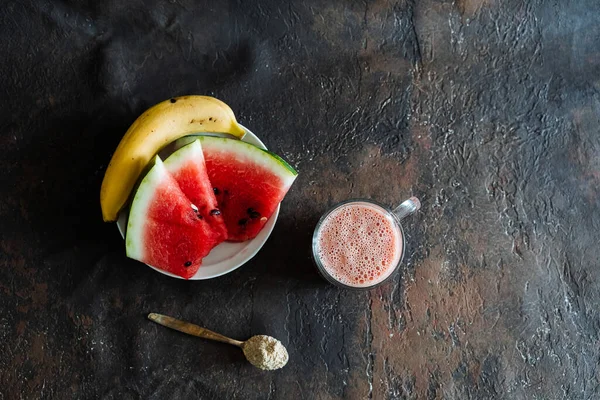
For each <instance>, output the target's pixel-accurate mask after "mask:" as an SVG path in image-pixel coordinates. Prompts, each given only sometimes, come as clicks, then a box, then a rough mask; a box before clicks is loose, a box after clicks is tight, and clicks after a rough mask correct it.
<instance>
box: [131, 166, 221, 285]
mask: <svg viewBox="0 0 600 400" xmlns="http://www.w3.org/2000/svg"><path fill="white" fill-rule="evenodd" d="M213 199H214V197H213ZM195 208H198V209H200V207H199V206H196V205H194V204H193V203H192V202H191V201H190V199H189V198H188V197H187V196H186V195H185V194H184V192H183V191H182V189H181V188H180V186H179V184H178V183H177V181H176V180H175V179H174V178H173V177H172V176H171V175H170V174H169V173H168V172H167V170H166V169H165V166H164V165H163V163H162V161H161V160H160V158H158V157H156V162H155V165H154V166H153V167H152V169H151V170H150V172H148V174H147V175H146V177H144V179H143V180H142V182H141V184H140V186H139V187H138V189H137V191H136V194H135V197H134V199H133V202H132V205H131V209H130V212H129V220H128V222H127V233H126V251H127V256H128V257H131V258H133V259H136V260H138V261H141V262H144V263H146V264H149V265H151V266H153V267H155V268H159V269H162V270H164V271H167V272H169V273H172V274H175V275H178V276H180V277H182V278H185V279H189V278H190V277H192V276H193V275H194V274H195V273H196V272H197V271H198V269H199V267H200V264H201V263H202V259H203V258H204V257H205V256H206V255H207V254H208V253H209V252H210V250H211V249H212V248H213V247H215V246H216V245H217V244H219V243H220V242H222V241H223V240H224V234H223V231H222V230H220V231H218V230H217V231H215V229H214V228H213V227H214V226H215V224H211V222H210V220H209V221H207V220H206V219H204V218H198V214H197V212H196V209H195Z"/></svg>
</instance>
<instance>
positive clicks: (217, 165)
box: [199, 136, 297, 242]
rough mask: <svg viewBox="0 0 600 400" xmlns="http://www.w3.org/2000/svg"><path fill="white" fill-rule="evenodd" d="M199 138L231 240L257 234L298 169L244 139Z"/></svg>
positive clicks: (273, 210) (292, 180)
mask: <svg viewBox="0 0 600 400" xmlns="http://www.w3.org/2000/svg"><path fill="white" fill-rule="evenodd" d="M199 139H200V142H201V144H202V150H203V152H204V159H205V162H206V170H207V172H208V177H209V179H210V183H211V184H212V187H213V191H214V193H215V195H216V198H217V202H218V204H219V209H220V210H221V212H222V213H223V217H224V219H225V225H226V226H227V240H229V241H235V242H239V241H244V240H249V239H252V238H254V237H256V235H258V233H259V232H260V231H261V229H262V228H263V226H264V225H265V224H266V222H267V221H268V219H269V218H270V217H271V215H273V213H274V212H275V210H276V209H277V206H278V205H279V203H280V202H281V201H282V200H283V198H284V196H285V195H286V193H287V191H288V189H289V188H290V186H291V185H292V183H293V182H294V180H295V179H296V176H297V173H296V171H295V170H294V169H293V168H292V167H290V166H289V165H288V164H287V163H286V162H285V161H283V160H282V159H281V158H279V157H278V156H276V155H274V154H272V153H269V152H267V151H265V150H262V149H259V148H258V147H256V146H253V145H251V144H248V143H245V142H242V141H240V140H234V139H225V138H218V137H211V136H201V137H200V138H199Z"/></svg>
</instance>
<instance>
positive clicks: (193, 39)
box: [0, 0, 600, 399]
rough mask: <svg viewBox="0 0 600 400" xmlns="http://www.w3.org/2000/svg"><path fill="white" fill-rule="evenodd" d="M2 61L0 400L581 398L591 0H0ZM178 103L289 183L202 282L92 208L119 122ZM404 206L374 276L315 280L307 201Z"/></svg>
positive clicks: (589, 217)
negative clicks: (165, 324)
mask: <svg viewBox="0 0 600 400" xmlns="http://www.w3.org/2000/svg"><path fill="white" fill-rule="evenodd" d="M0 54H1V55H2V58H1V61H0V148H1V150H2V156H1V157H0V171H2V172H1V173H0V184H1V188H2V195H1V196H0V399H19V398H23V399H34V398H41V399H68V398H77V399H95V398H106V399H113V398H114V399H138V398H143V399H167V398H172V399H186V398H202V399H341V398H347V399H370V398H372V399H597V398H599V397H600V387H599V374H600V370H599V368H598V364H599V359H600V347H599V346H600V312H599V307H598V305H599V303H600V294H599V289H600V282H599V279H600V261H599V259H600V249H599V242H600V233H599V229H600V215H599V211H600V201H599V197H598V196H599V194H600V128H599V127H600V3H598V2H597V1H595V0H560V1H542V0H530V1H527V0H502V1H501V0H455V1H449V0H447V1H443V0H438V1H435V0H424V1H409V0H399V1H386V0H381V1H366V2H362V1H346V0H327V1H320V0H307V1H297V2H284V1H279V0H266V1H262V2H257V1H241V0H238V1H234V0H231V1H228V2H227V1H215V2H201V1H191V0H170V1H159V0H144V1H143V0H131V1H122V0H107V1H96V0H88V1H84V0H82V1H67V0H62V1H61V0H55V1H48V0H39V1H30V0H23V1H15V0H4V1H3V2H2V4H1V7H0ZM190 93H201V94H211V95H215V96H217V97H219V98H221V99H223V100H224V101H226V102H227V103H228V104H230V105H231V106H232V108H233V109H234V110H235V112H236V114H237V116H238V117H239V120H240V121H241V122H242V123H243V124H245V125H246V126H248V127H249V128H250V129H252V130H253V131H254V132H256V133H258V134H259V135H260V136H261V138H262V139H263V140H264V141H265V142H266V144H267V145H268V146H269V147H270V148H271V149H273V150H274V151H276V152H278V153H280V154H281V155H283V156H284V157H286V158H287V159H288V160H289V161H290V162H291V163H292V164H293V165H294V166H296V167H297V169H298V170H299V171H300V176H299V178H298V180H297V183H296V184H295V186H294V187H293V189H292V190H291V192H290V193H289V195H288V197H287V198H286V199H285V201H284V203H283V206H282V213H281V216H280V220H279V221H278V223H277V226H276V229H275V231H274V233H273V235H272V237H271V239H270V240H269V242H268V243H267V245H266V246H265V248H264V249H263V250H262V251H261V252H260V254H259V255H258V256H257V257H256V258H255V259H254V260H253V261H252V262H250V263H249V264H247V265H246V266H244V267H243V268H241V269H239V270H237V271H235V272H233V273H231V274H229V275H227V276H225V277H222V278H219V279H216V280H212V281H207V282H183V281H178V280H174V279H170V278H167V277H165V276H162V275H160V274H158V273H156V272H154V271H152V270H151V269H149V268H147V267H145V266H144V265H142V264H140V263H137V262H134V261H131V260H128V259H126V258H125V255H124V249H123V244H122V241H121V239H120V237H119V235H118V232H117V230H116V227H115V226H114V225H112V224H111V225H109V224H104V223H103V222H102V221H101V215H100V209H99V201H98V197H99V189H100V182H101V179H102V176H103V173H104V170H105V168H106V165H107V163H108V161H109V159H110V156H111V153H112V151H113V150H114V148H115V147H116V145H117V143H118V142H119V140H120V137H121V135H122V134H123V133H124V132H125V130H126V128H127V127H128V126H129V124H130V123H131V122H133V120H134V119H135V118H136V116H137V115H138V114H139V113H141V112H142V111H143V110H144V109H145V108H147V107H148V106H150V105H152V104H154V103H156V102H158V101H161V100H163V99H166V98H169V97H171V96H176V95H183V94H190ZM412 194H414V195H417V196H419V197H421V198H422V200H423V204H424V206H423V209H422V212H420V213H419V214H418V215H417V216H415V217H411V218H409V219H408V220H407V223H406V226H405V228H406V232H407V236H408V238H407V239H408V249H407V257H406V259H405V260H406V263H405V265H404V266H403V268H402V270H401V273H400V274H399V275H397V276H396V277H395V279H394V280H393V282H391V283H390V284H389V285H385V286H383V287H381V288H379V289H376V290H374V291H372V292H364V293H350V292H346V291H341V290H338V289H336V288H334V287H332V286H330V285H328V284H326V283H325V282H324V281H323V280H322V279H320V278H319V277H318V275H317V273H316V271H315V269H314V268H313V266H312V265H311V261H310V251H309V247H310V238H311V233H312V229H313V227H314V224H315V222H316V220H317V219H318V217H319V215H320V214H321V213H322V212H323V211H324V210H325V209H326V208H327V207H329V206H330V205H332V204H333V203H334V202H337V201H340V200H344V199H346V198H349V197H359V196H367V197H373V198H374V199H376V200H379V201H381V202H384V203H387V204H389V205H394V204H397V203H398V202H399V201H401V200H402V199H404V198H405V197H407V196H409V195H412ZM151 311H153V312H162V313H166V314H171V315H173V316H176V317H181V318H185V319H189V320H192V321H195V322H197V323H199V324H202V325H204V326H207V327H209V328H212V329H214V330H216V331H219V332H222V333H224V334H227V335H230V336H232V337H235V338H240V339H243V338H247V337H249V336H251V335H252V334H256V333H268V334H270V335H273V336H276V337H278V338H280V339H281V340H282V341H283V342H284V344H285V345H286V346H287V347H288V348H289V352H290V362H289V365H288V366H287V367H286V368H285V369H283V370H281V371H277V372H273V373H266V372H261V371H259V370H257V369H254V368H253V367H251V366H249V365H248V364H246V363H245V362H244V360H243V356H242V353H241V352H239V351H238V350H236V349H235V348H230V347H227V346H225V345H221V344H214V343H208V342H203V341H201V340H197V339H194V338H191V337H186V336H184V335H182V334H179V333H177V332H173V331H169V330H166V329H163V328H161V327H159V326H157V325H155V324H152V323H150V322H149V321H147V320H145V315H146V314H147V313H148V312H151Z"/></svg>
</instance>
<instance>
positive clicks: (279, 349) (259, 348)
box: [148, 313, 288, 370]
mask: <svg viewBox="0 0 600 400" xmlns="http://www.w3.org/2000/svg"><path fill="white" fill-rule="evenodd" d="M148 319H149V320H150V321H153V322H156V323H157V324H159V325H162V326H166V327H167V328H171V329H175V330H176V331H179V332H183V333H187V334H188V335H192V336H197V337H201V338H203V339H209V340H216V341H217V342H222V343H227V344H231V345H233V346H237V347H239V348H240V349H242V351H243V352H244V355H245V356H246V359H247V360H248V361H249V362H250V363H251V364H252V365H254V366H255V367H258V368H260V369H264V370H273V369H279V368H281V367H283V366H285V364H286V363H287V361H288V353H287V350H286V349H285V347H283V345H282V344H281V342H280V341H279V340H277V339H275V338H273V337H271V336H266V335H256V336H252V337H251V338H250V339H248V340H246V341H245V342H241V341H239V340H235V339H231V338H228V337H227V336H223V335H221V334H219V333H216V332H213V331H211V330H208V329H206V328H202V327H200V326H198V325H194V324H192V323H190V322H185V321H181V320H179V319H176V318H173V317H169V316H167V315H162V314H156V313H150V314H148Z"/></svg>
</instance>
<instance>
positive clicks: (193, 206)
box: [192, 204, 198, 212]
mask: <svg viewBox="0 0 600 400" xmlns="http://www.w3.org/2000/svg"><path fill="white" fill-rule="evenodd" d="M192 210H194V211H195V212H198V207H196V205H195V204H192Z"/></svg>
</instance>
